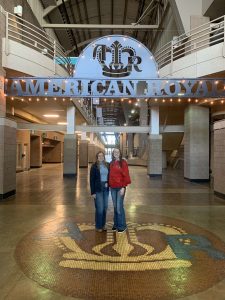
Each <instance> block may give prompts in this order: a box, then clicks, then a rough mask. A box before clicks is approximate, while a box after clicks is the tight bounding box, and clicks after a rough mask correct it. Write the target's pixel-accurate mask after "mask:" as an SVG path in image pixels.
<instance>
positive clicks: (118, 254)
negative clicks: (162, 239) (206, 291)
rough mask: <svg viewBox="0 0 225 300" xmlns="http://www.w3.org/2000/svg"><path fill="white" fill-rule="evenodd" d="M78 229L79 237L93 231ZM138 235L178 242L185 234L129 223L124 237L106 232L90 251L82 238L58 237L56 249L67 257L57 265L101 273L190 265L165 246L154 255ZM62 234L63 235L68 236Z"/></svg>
mask: <svg viewBox="0 0 225 300" xmlns="http://www.w3.org/2000/svg"><path fill="white" fill-rule="evenodd" d="M77 226H78V229H79V231H80V233H81V236H82V234H85V232H88V231H89V232H90V231H91V232H94V231H95V226H94V225H93V224H77ZM109 226H112V224H111V223H110V224H109ZM141 231H142V232H143V233H144V235H148V234H151V233H150V232H152V231H157V232H159V233H161V234H164V235H168V236H171V235H175V236H178V237H180V239H182V237H183V235H184V234H186V233H185V231H183V230H182V229H180V228H177V227H173V226H169V225H164V224H151V223H148V224H142V225H140V224H136V223H128V230H127V231H126V232H125V233H124V234H118V233H116V234H115V233H113V232H112V231H107V233H106V237H105V240H104V242H103V243H100V244H97V245H94V246H93V247H92V249H91V251H90V250H89V251H87V250H86V249H85V247H84V244H85V243H83V242H82V238H80V237H81V236H77V239H74V236H73V237H69V236H61V237H58V240H57V241H56V245H57V246H58V247H60V248H61V249H63V250H66V253H64V254H63V260H61V261H60V262H59V265H60V266H61V267H64V268H72V269H89V270H90V269H92V270H104V271H145V270H160V269H172V268H179V267H183V268H187V267H190V266H191V265H192V264H191V262H190V260H186V259H180V258H179V257H177V256H176V254H175V253H174V251H173V249H172V248H171V247H170V245H166V247H165V249H163V250H162V251H161V252H159V253H156V252H155V249H154V247H153V246H152V245H150V244H148V243H145V242H141V241H139V240H138V236H137V235H138V234H139V233H140V232H141ZM64 233H65V235H66V234H68V233H69V232H66V231H65V232H64ZM184 243H190V240H189V239H186V240H185V239H184ZM107 248H108V251H107ZM110 248H111V249H110ZM135 248H136V249H139V252H140V254H137V253H136V254H135V251H134V250H135ZM109 253H111V255H109Z"/></svg>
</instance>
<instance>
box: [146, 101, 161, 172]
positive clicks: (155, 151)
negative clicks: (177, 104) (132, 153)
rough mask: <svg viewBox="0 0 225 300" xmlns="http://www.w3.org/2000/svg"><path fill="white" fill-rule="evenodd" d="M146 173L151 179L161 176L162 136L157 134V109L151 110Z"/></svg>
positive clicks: (156, 107) (155, 107)
mask: <svg viewBox="0 0 225 300" xmlns="http://www.w3.org/2000/svg"><path fill="white" fill-rule="evenodd" d="M150 120H151V124H150V135H149V145H148V161H147V172H148V175H149V176H150V177H151V176H152V177H153V176H162V135H161V134H159V107H158V106H154V107H152V108H151V119H150Z"/></svg>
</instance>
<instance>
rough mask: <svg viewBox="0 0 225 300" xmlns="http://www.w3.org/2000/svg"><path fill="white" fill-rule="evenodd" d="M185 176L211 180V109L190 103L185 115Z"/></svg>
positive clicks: (199, 179)
mask: <svg viewBox="0 0 225 300" xmlns="http://www.w3.org/2000/svg"><path fill="white" fill-rule="evenodd" d="M184 177H185V178H187V179H189V180H191V181H192V180H193V181H207V180H209V109H208V108H207V107H200V106H195V105H190V106H188V108H186V110H185V115H184Z"/></svg>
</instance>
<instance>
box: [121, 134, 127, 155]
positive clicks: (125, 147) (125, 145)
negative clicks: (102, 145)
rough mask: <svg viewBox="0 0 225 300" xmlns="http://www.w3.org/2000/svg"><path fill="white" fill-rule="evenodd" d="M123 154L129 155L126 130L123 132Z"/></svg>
mask: <svg viewBox="0 0 225 300" xmlns="http://www.w3.org/2000/svg"><path fill="white" fill-rule="evenodd" d="M122 156H123V157H126V156H127V134H126V132H124V133H122Z"/></svg>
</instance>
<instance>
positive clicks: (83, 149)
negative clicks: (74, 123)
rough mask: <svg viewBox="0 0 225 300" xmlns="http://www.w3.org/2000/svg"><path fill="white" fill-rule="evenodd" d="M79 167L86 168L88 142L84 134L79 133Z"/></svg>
mask: <svg viewBox="0 0 225 300" xmlns="http://www.w3.org/2000/svg"><path fill="white" fill-rule="evenodd" d="M79 167H80V168H87V167H88V141H87V136H86V132H82V133H81V140H80V143H79Z"/></svg>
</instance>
